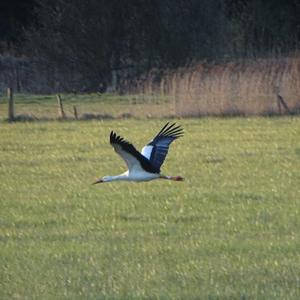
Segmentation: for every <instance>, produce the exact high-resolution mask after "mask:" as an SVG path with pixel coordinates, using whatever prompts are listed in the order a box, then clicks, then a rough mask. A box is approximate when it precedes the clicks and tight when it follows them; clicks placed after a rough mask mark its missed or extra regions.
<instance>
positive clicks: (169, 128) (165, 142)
mask: <svg viewBox="0 0 300 300" xmlns="http://www.w3.org/2000/svg"><path fill="white" fill-rule="evenodd" d="M175 125H176V123H173V124H171V125H169V122H168V123H167V124H166V125H165V126H164V127H163V128H162V129H161V130H160V132H159V133H158V134H157V135H156V136H155V138H154V139H153V140H152V141H151V142H150V143H149V144H148V145H149V146H153V149H152V152H151V156H150V162H151V164H152V165H153V166H154V167H155V168H156V169H160V167H161V165H162V164H163V162H164V160H165V158H166V156H167V154H168V150H169V146H170V144H171V143H172V142H173V141H174V140H176V139H177V138H179V137H181V136H183V129H182V127H181V126H180V125H178V126H175Z"/></svg>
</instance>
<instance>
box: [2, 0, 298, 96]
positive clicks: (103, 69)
mask: <svg viewBox="0 0 300 300" xmlns="http://www.w3.org/2000/svg"><path fill="white" fill-rule="evenodd" d="M2 2H3V1H2ZM3 3H6V4H1V5H2V10H1V9H0V12H1V14H0V16H1V21H0V34H1V35H0V40H1V42H2V45H4V44H5V45H9V47H10V48H14V49H15V53H19V54H26V55H27V56H28V57H31V59H33V60H34V61H35V63H36V65H37V66H39V68H41V69H43V68H44V70H47V71H48V72H50V73H51V74H52V77H53V78H54V79H53V80H55V76H56V77H57V78H62V76H63V78H64V81H65V82H66V85H65V87H68V88H69V87H72V85H74V86H75V88H80V87H78V86H76V84H75V83H77V82H80V83H81V84H82V85H83V86H84V87H85V88H86V89H89V90H95V89H98V88H99V85H101V86H102V87H103V86H104V87H105V86H106V85H107V84H108V83H109V82H110V80H111V79H110V76H111V71H112V70H131V71H130V72H131V73H133V74H138V73H139V72H145V71H147V70H149V69H151V68H155V67H157V68H166V67H167V68H175V67H179V66H182V65H185V64H188V63H191V62H193V61H198V60H208V61H211V60H224V59H232V58H239V57H253V56H254V57H256V56H265V55H268V54H270V53H273V54H274V53H275V54H282V53H283V54H285V53H289V52H293V51H295V50H297V49H298V48H299V45H300V2H299V1H298V0H252V1H247V0H163V1H162V0H126V1H122V0H32V1H16V0H14V1H13V0H10V1H4V2H3ZM0 8H1V7H0ZM5 13H6V14H5ZM4 42H5V43H4ZM23 45H26V48H24V47H23ZM2 48H3V47H2ZM2 50H3V49H2ZM73 83H74V84H73Z"/></svg>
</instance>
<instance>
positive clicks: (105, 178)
mask: <svg viewBox="0 0 300 300" xmlns="http://www.w3.org/2000/svg"><path fill="white" fill-rule="evenodd" d="M109 181H111V176H104V177H102V178H99V179H97V180H96V181H95V182H93V184H97V183H102V182H109Z"/></svg>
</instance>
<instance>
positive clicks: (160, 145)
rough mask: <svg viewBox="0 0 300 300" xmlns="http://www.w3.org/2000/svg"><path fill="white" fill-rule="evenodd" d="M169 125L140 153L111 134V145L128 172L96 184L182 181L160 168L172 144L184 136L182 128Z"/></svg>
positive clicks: (98, 181)
mask: <svg viewBox="0 0 300 300" xmlns="http://www.w3.org/2000/svg"><path fill="white" fill-rule="evenodd" d="M175 125H176V124H175V123H173V124H171V125H169V123H167V124H166V125H165V126H164V127H163V128H162V129H161V131H160V132H159V133H158V134H157V135H156V136H155V138H154V139H153V140H152V141H151V142H150V143H148V144H147V145H146V146H145V147H144V148H143V149H142V152H141V153H140V152H139V151H137V150H136V149H135V147H134V146H133V145H132V144H131V143H129V142H128V141H126V140H124V139H123V138H122V137H120V136H118V135H117V134H116V133H115V132H113V131H112V132H111V133H110V144H111V145H112V146H113V147H114V149H115V151H116V152H117V153H118V154H119V155H120V156H121V157H122V158H123V160H124V161H125V163H126V165H127V167H128V170H127V171H126V172H124V173H122V174H120V175H117V176H104V177H103V178H100V179H98V180H97V181H95V182H94V184H96V183H101V182H110V181H118V180H119V181H120V180H122V181H149V180H153V179H160V178H161V179H169V180H175V181H182V180H183V178H182V177H181V176H165V175H162V174H160V167H161V165H162V164H163V162H164V160H165V158H166V155H167V153H168V149H169V146H170V144H171V143H172V142H173V141H174V140H176V139H177V138H179V137H180V136H182V135H183V130H182V128H181V127H180V126H175Z"/></svg>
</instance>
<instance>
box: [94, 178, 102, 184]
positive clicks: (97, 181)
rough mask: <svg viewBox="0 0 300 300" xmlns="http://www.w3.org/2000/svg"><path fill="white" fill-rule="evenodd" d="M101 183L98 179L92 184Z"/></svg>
mask: <svg viewBox="0 0 300 300" xmlns="http://www.w3.org/2000/svg"><path fill="white" fill-rule="evenodd" d="M101 182H103V180H102V179H98V180H96V181H95V182H93V184H97V183H101Z"/></svg>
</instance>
